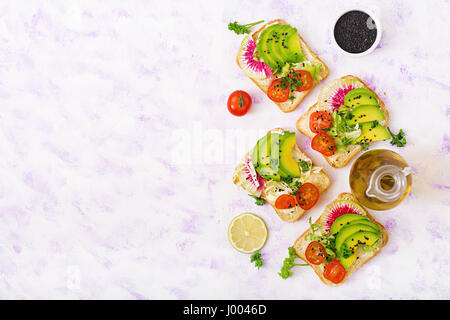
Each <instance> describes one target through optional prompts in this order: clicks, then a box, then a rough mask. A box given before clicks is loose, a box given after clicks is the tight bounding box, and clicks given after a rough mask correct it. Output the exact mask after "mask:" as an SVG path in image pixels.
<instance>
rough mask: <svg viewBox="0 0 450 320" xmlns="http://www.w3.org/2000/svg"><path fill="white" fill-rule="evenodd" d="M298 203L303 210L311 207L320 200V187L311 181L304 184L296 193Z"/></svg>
mask: <svg viewBox="0 0 450 320" xmlns="http://www.w3.org/2000/svg"><path fill="white" fill-rule="evenodd" d="M295 197H296V199H297V203H298V205H299V206H300V208H302V209H303V210H308V209H311V208H312V207H313V206H314V205H315V204H316V202H317V200H319V189H317V187H316V186H315V185H313V184H312V183H310V182H307V183H304V184H302V186H301V187H300V188H298V191H297V194H296V195H295Z"/></svg>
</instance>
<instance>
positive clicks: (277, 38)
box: [268, 25, 289, 69]
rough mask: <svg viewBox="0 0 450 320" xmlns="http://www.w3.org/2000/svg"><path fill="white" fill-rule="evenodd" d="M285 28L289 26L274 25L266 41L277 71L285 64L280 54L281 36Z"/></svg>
mask: <svg viewBox="0 0 450 320" xmlns="http://www.w3.org/2000/svg"><path fill="white" fill-rule="evenodd" d="M287 28H289V26H286V25H275V26H274V28H273V30H272V32H271V34H270V36H269V39H268V41H269V48H270V52H271V54H272V58H273V59H274V60H275V61H276V63H277V66H278V68H279V69H281V68H282V67H283V66H284V65H285V64H286V59H285V57H284V56H283V54H282V52H281V35H282V34H283V32H284V31H283V30H285V29H287Z"/></svg>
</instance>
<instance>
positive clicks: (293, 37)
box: [284, 28, 305, 63]
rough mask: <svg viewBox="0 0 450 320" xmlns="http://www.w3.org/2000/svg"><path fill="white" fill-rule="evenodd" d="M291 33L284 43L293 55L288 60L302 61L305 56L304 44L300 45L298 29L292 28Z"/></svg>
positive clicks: (293, 61)
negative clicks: (303, 51)
mask: <svg viewBox="0 0 450 320" xmlns="http://www.w3.org/2000/svg"><path fill="white" fill-rule="evenodd" d="M289 33H290V34H289V35H288V36H287V38H286V40H285V42H284V45H285V46H286V47H287V48H286V49H287V50H288V51H289V52H290V54H291V57H292V58H291V59H289V61H288V62H292V63H296V62H301V61H303V60H304V59H305V58H304V57H303V53H302V46H301V45H300V37H299V35H298V33H297V29H295V28H292V30H291V31H289Z"/></svg>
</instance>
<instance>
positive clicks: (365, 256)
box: [294, 193, 389, 286]
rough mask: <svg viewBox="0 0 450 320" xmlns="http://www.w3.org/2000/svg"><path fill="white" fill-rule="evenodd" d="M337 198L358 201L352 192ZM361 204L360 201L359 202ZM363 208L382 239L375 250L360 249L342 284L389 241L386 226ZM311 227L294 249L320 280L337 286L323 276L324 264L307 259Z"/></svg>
mask: <svg viewBox="0 0 450 320" xmlns="http://www.w3.org/2000/svg"><path fill="white" fill-rule="evenodd" d="M337 200H350V201H353V202H356V203H358V202H357V200H356V198H355V197H354V196H353V195H352V194H351V193H341V194H340V195H339V196H338V197H337V199H336V200H335V201H337ZM358 204H359V203H358ZM361 208H362V209H363V210H364V213H365V214H366V217H367V218H368V219H369V220H371V221H372V222H373V223H374V224H376V225H377V226H378V227H379V228H380V230H381V235H380V240H379V243H378V245H377V249H375V250H374V251H366V252H362V251H361V250H360V251H358V258H357V260H356V261H355V262H354V263H353V264H352V265H350V267H349V268H348V269H347V273H346V275H345V278H344V280H342V282H340V283H339V284H342V283H343V282H345V280H346V279H347V278H348V277H349V276H350V275H351V274H352V273H353V272H355V271H356V270H358V269H359V268H360V267H361V266H362V265H363V264H365V263H366V262H367V261H369V260H370V259H372V258H373V257H374V256H376V255H377V254H378V253H379V252H380V251H381V248H382V247H384V246H385V245H386V243H387V242H388V239H389V237H388V234H387V231H386V229H385V228H384V226H383V225H382V224H380V223H379V222H377V221H376V220H375V219H374V218H373V217H372V216H371V215H370V214H369V213H368V212H367V210H365V209H364V208H363V207H362V206H361ZM324 214H326V211H324V212H323V213H322V215H321V217H322V216H323V215H324ZM319 222H320V217H319V219H317V221H316V222H315V223H316V224H319ZM311 231H312V230H311V228H309V229H308V230H306V231H305V232H304V233H303V234H302V235H301V236H300V237H299V238H298V239H297V240H296V241H295V243H294V250H295V253H296V254H297V255H298V256H299V257H300V258H301V259H303V260H304V261H306V262H307V263H308V264H309V265H310V266H311V267H312V268H313V270H314V272H315V273H316V274H317V275H318V276H319V278H320V280H322V281H323V283H325V284H326V285H329V286H336V284H335V283H333V282H331V281H329V280H327V279H325V277H324V276H323V272H324V270H325V266H324V264H320V265H314V264H311V263H309V262H308V260H307V259H306V256H305V251H306V248H307V247H308V245H309V243H310V242H311V241H310V240H309V237H308V235H309V234H310V233H311Z"/></svg>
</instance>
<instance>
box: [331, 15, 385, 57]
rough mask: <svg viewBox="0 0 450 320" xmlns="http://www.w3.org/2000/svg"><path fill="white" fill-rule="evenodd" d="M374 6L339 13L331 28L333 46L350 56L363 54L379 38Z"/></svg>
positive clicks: (373, 45) (369, 51)
mask: <svg viewBox="0 0 450 320" xmlns="http://www.w3.org/2000/svg"><path fill="white" fill-rule="evenodd" d="M377 11H378V10H377V9H376V8H364V9H360V8H355V9H349V10H345V11H344V12H343V13H342V14H340V15H339V16H338V17H337V19H336V21H335V23H334V25H333V27H332V30H331V33H332V35H331V38H332V39H333V42H334V45H335V47H336V48H337V49H338V50H339V51H340V52H342V53H344V54H346V55H350V56H364V55H367V54H369V53H371V52H372V51H374V50H375V49H376V47H377V46H378V44H379V42H380V40H381V32H382V30H381V22H380V19H379V18H378V15H377Z"/></svg>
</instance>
